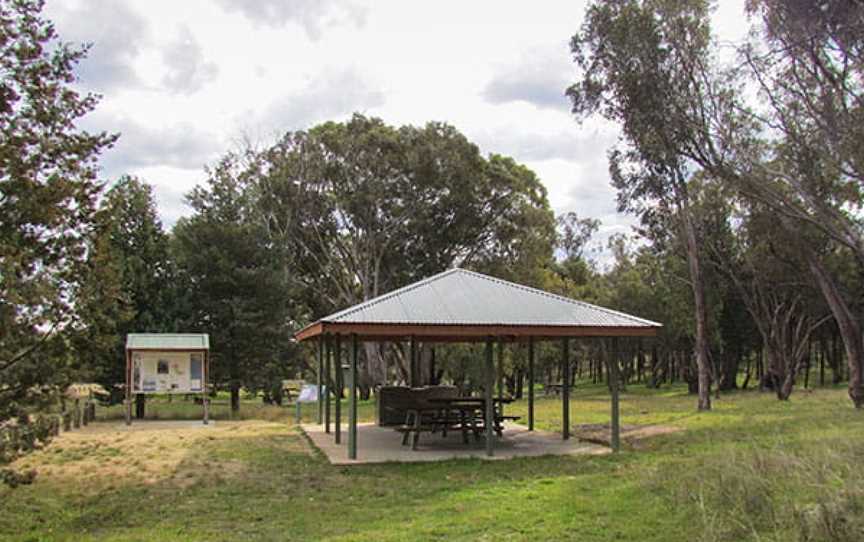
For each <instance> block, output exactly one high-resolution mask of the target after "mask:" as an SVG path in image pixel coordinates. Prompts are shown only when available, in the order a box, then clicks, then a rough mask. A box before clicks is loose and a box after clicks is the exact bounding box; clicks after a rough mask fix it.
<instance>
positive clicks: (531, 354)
mask: <svg viewBox="0 0 864 542" xmlns="http://www.w3.org/2000/svg"><path fill="white" fill-rule="evenodd" d="M528 430H529V431H533V430H534V337H529V338H528Z"/></svg>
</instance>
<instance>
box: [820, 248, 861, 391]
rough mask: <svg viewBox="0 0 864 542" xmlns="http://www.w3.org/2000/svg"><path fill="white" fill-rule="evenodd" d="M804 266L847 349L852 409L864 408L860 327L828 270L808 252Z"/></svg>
mask: <svg viewBox="0 0 864 542" xmlns="http://www.w3.org/2000/svg"><path fill="white" fill-rule="evenodd" d="M807 264H808V266H809V267H810V271H811V272H812V273H813V276H814V277H815V279H816V283H817V284H818V285H819V290H821V292H822V296H823V297H824V298H825V301H826V302H827V303H828V307H829V308H830V309H831V314H832V315H833V316H834V320H835V321H836V322H837V327H838V329H839V330H840V336H841V337H842V339H843V345H844V346H845V348H846V360H847V363H848V366H849V398H850V399H851V400H852V404H854V405H855V408H862V407H864V392H862V389H861V369H862V363H864V341H862V336H861V326H860V325H859V323H858V321H857V320H856V319H855V317H854V315H853V314H852V311H851V310H850V309H849V306H848V305H847V304H846V301H845V300H844V299H843V297H842V296H841V295H840V292H839V290H838V289H837V285H836V284H835V283H834V281H833V280H832V278H831V276H830V275H829V274H828V270H827V269H826V268H825V266H824V265H823V263H822V262H821V261H820V260H819V258H818V257H817V256H816V255H815V254H813V253H812V252H810V251H808V253H807ZM838 366H839V364H838Z"/></svg>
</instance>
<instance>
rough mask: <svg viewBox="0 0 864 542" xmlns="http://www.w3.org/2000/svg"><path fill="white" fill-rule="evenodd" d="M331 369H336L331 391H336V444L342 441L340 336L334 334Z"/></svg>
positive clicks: (334, 423)
mask: <svg viewBox="0 0 864 542" xmlns="http://www.w3.org/2000/svg"><path fill="white" fill-rule="evenodd" d="M333 369H334V370H335V371H336V382H334V386H333V391H335V392H336V397H335V401H336V404H335V405H334V406H335V412H334V420H333V425H334V430H335V434H334V440H335V441H336V444H341V443H342V337H341V336H340V335H336V356H335V359H334V361H333Z"/></svg>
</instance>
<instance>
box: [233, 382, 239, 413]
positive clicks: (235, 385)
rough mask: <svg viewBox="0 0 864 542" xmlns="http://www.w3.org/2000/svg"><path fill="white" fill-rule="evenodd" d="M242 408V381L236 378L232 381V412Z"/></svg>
mask: <svg viewBox="0 0 864 542" xmlns="http://www.w3.org/2000/svg"><path fill="white" fill-rule="evenodd" d="M239 410H240V383H239V382H237V381H236V380H233V381H232V382H231V412H237V411H239Z"/></svg>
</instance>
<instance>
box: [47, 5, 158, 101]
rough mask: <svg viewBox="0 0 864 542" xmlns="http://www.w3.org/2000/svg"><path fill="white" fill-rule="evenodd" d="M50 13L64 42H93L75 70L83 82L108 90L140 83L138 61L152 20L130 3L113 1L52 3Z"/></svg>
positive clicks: (85, 84) (93, 87) (96, 88)
mask: <svg viewBox="0 0 864 542" xmlns="http://www.w3.org/2000/svg"><path fill="white" fill-rule="evenodd" d="M46 13H47V15H48V16H49V17H50V18H51V19H52V20H53V21H54V22H55V23H56V24H57V26H58V28H59V29H60V39H61V40H63V41H65V42H73V43H89V44H92V47H91V49H90V52H89V54H88V55H87V58H86V59H85V60H84V61H83V62H82V63H81V64H80V65H79V66H78V69H77V70H76V71H77V73H78V76H79V78H80V79H81V84H82V85H84V86H86V87H87V88H90V89H93V90H97V91H100V92H109V91H112V90H116V89H122V88H124V87H130V86H136V85H139V84H141V79H140V78H139V76H138V74H137V72H136V69H135V62H136V59H137V57H138V56H139V55H140V54H141V53H142V51H143V50H144V49H145V48H146V47H147V46H148V45H149V44H150V41H149V37H150V35H149V30H150V28H149V24H148V23H147V21H146V20H145V19H144V18H143V17H142V16H141V15H140V14H139V13H137V12H136V11H134V10H133V9H132V8H131V7H130V6H129V4H127V3H126V2H124V1H122V0H116V1H111V2H83V3H80V4H78V5H75V4H70V3H59V2H58V3H49V4H48V6H47V8H46Z"/></svg>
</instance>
